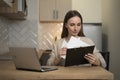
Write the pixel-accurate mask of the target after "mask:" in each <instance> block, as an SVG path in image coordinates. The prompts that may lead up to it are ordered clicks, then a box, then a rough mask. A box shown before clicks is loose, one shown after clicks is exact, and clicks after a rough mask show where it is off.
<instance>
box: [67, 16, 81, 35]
mask: <svg viewBox="0 0 120 80" xmlns="http://www.w3.org/2000/svg"><path fill="white" fill-rule="evenodd" d="M66 28H67V29H68V36H78V33H79V32H80V30H81V19H80V18H79V17H78V16H75V17H72V18H70V19H69V20H68V22H67V24H66Z"/></svg>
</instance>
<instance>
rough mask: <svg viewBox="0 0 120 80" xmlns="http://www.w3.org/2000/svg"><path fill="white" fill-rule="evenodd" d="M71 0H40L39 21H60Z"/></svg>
mask: <svg viewBox="0 0 120 80" xmlns="http://www.w3.org/2000/svg"><path fill="white" fill-rule="evenodd" d="M71 2H72V1H71V0H40V22H44V21H45V22H47V21H48V22H51V21H52V22H61V21H63V18H64V16H65V14H66V12H67V11H68V10H70V9H71V5H72V3H71Z"/></svg>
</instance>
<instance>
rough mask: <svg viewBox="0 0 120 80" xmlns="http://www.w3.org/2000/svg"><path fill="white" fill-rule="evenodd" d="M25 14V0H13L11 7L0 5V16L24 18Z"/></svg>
mask: <svg viewBox="0 0 120 80" xmlns="http://www.w3.org/2000/svg"><path fill="white" fill-rule="evenodd" d="M26 15H27V6H26V0H14V1H13V2H12V7H7V6H3V7H0V16H4V17H7V18H9V19H25V18H26Z"/></svg>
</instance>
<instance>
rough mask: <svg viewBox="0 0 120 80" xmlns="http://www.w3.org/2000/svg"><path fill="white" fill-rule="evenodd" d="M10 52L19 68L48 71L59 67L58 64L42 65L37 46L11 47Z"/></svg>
mask: <svg viewBox="0 0 120 80" xmlns="http://www.w3.org/2000/svg"><path fill="white" fill-rule="evenodd" d="M10 52H11V54H12V55H13V61H14V63H15V67H16V69H18V70H28V71H38V72H46V71H53V70H57V69H58V68H57V67H56V66H41V64H40V62H39V57H38V54H37V51H36V49H35V48H22V47H11V48H10Z"/></svg>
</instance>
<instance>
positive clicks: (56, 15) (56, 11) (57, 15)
mask: <svg viewBox="0 0 120 80" xmlns="http://www.w3.org/2000/svg"><path fill="white" fill-rule="evenodd" d="M56 19H58V10H57V11H56Z"/></svg>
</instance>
